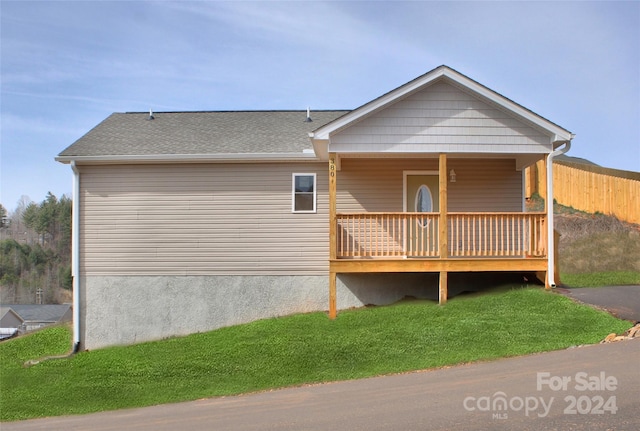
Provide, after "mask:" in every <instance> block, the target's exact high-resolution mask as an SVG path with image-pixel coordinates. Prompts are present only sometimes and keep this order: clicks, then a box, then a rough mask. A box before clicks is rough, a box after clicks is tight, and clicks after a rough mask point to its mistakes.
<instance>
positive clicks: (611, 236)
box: [528, 195, 640, 287]
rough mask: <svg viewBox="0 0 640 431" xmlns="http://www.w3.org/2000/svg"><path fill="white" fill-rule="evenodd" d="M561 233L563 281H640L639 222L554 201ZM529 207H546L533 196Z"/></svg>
mask: <svg viewBox="0 0 640 431" xmlns="http://www.w3.org/2000/svg"><path fill="white" fill-rule="evenodd" d="M553 208H554V213H555V215H556V217H555V223H554V224H555V229H556V230H557V231H558V232H559V233H560V234H561V237H560V244H559V263H560V271H561V277H560V278H561V282H562V284H564V285H567V286H570V287H598V286H606V285H631V284H640V226H638V225H635V224H631V223H625V222H622V221H620V220H618V219H617V218H615V217H612V216H607V215H604V214H588V213H585V212H582V211H578V210H576V209H574V208H571V207H566V206H563V205H559V204H557V203H556V204H555V205H554V207H553ZM528 209H529V210H531V211H542V210H544V201H543V200H542V199H540V197H539V196H537V195H536V196H534V197H533V198H532V200H531V202H530V203H529V208H528Z"/></svg>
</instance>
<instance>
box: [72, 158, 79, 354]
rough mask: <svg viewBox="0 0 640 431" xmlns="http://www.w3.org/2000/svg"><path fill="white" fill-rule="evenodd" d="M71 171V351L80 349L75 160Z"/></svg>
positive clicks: (77, 211)
mask: <svg viewBox="0 0 640 431" xmlns="http://www.w3.org/2000/svg"><path fill="white" fill-rule="evenodd" d="M71 170H72V171H73V201H72V203H71V214H72V220H71V277H72V279H73V285H72V289H73V352H72V353H77V352H78V351H79V350H80V171H78V168H77V167H76V162H75V160H72V161H71Z"/></svg>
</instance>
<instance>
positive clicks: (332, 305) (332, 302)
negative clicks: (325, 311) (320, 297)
mask: <svg viewBox="0 0 640 431" xmlns="http://www.w3.org/2000/svg"><path fill="white" fill-rule="evenodd" d="M336 276H337V274H336V273H335V272H334V271H330V272H329V319H335V318H336V316H337V315H338V310H337V300H336V278H337V277H336Z"/></svg>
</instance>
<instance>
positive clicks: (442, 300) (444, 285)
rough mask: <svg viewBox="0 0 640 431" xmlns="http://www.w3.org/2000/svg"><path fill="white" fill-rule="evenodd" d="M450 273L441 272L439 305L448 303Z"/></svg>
mask: <svg viewBox="0 0 640 431" xmlns="http://www.w3.org/2000/svg"><path fill="white" fill-rule="evenodd" d="M448 279H449V273H448V272H447V271H440V286H439V292H438V303H439V304H440V305H443V304H446V303H447V295H448V292H447V291H448V283H449V280H448Z"/></svg>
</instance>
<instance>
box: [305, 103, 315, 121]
mask: <svg viewBox="0 0 640 431" xmlns="http://www.w3.org/2000/svg"><path fill="white" fill-rule="evenodd" d="M312 121H313V120H312V119H311V108H309V107H308V106H307V118H306V119H305V120H304V122H305V123H310V122H312Z"/></svg>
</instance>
